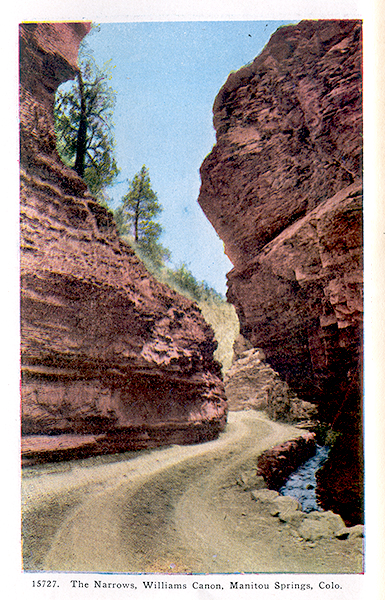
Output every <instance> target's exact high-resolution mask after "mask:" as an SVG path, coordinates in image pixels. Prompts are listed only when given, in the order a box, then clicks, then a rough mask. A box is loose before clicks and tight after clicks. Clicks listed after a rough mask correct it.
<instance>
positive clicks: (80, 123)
mask: <svg viewBox="0 0 385 600" xmlns="http://www.w3.org/2000/svg"><path fill="white" fill-rule="evenodd" d="M110 78H111V67H110V65H109V64H108V63H107V64H105V65H103V67H102V68H101V69H100V68H99V67H98V66H97V64H96V62H95V60H94V59H93V57H92V56H91V55H90V54H89V53H88V51H87V46H86V45H85V44H82V46H81V48H80V52H79V71H78V73H77V77H76V79H75V80H73V82H71V84H70V85H68V84H66V85H65V87H64V88H61V89H60V88H59V90H58V91H57V93H56V97H55V105H54V119H55V133H56V140H57V141H56V147H57V151H58V153H59V156H60V158H61V159H62V161H63V162H64V163H65V164H66V165H67V166H69V167H72V168H74V169H75V171H76V172H77V173H78V175H80V177H83V178H84V180H85V181H86V183H87V185H88V187H89V190H90V192H91V193H92V194H94V195H95V196H96V197H97V199H98V200H99V201H101V202H102V203H105V202H106V197H105V194H104V188H106V187H107V186H108V185H111V183H112V182H113V181H114V179H115V178H116V176H117V174H118V172H119V170H118V168H117V164H116V160H115V157H114V147H115V141H114V136H113V131H112V116H113V109H114V106H115V100H116V98H115V93H114V91H113V89H112V88H111V87H110V86H109V85H108V80H109V79H110Z"/></svg>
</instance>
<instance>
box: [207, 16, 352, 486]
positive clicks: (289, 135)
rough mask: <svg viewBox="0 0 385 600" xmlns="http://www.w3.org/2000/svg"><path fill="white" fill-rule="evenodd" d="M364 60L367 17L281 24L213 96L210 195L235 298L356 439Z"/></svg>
mask: <svg viewBox="0 0 385 600" xmlns="http://www.w3.org/2000/svg"><path fill="white" fill-rule="evenodd" d="M361 59H362V52H361V24H360V22H358V21H353V20H346V21H337V20H335V21H334V20H333V21H303V22H301V23H300V24H299V25H295V26H290V27H285V28H281V29H279V30H278V31H277V32H276V33H275V34H274V35H273V36H272V37H271V39H270V41H269V43H268V44H267V46H266V47H265V48H264V50H263V51H262V53H261V54H260V55H259V56H258V57H257V58H256V59H255V60H254V61H253V62H252V63H251V64H250V65H248V66H246V67H244V68H242V69H241V70H240V71H238V72H236V73H232V74H231V75H230V76H229V77H228V79H227V81H226V83H225V84H224V86H223V88H222V89H221V90H220V92H219V94H218V96H217V98H216V100H215V103H214V109H213V110H214V126H215V128H216V133H217V143H216V145H215V146H214V148H213V151H212V152H211V154H209V156H208V157H207V158H206V159H205V161H204V162H203V165H202V167H201V177H202V186H201V191H200V196H199V203H200V205H201V207H202V208H203V210H204V212H205V213H206V215H207V217H208V218H209V219H210V221H211V222H212V224H213V225H214V227H215V228H216V230H217V232H218V234H219V235H220V236H221V238H222V239H223V241H224V243H225V248H226V253H227V254H228V256H229V258H230V259H231V261H232V262H233V265H234V269H233V270H232V271H231V272H230V273H229V274H228V299H229V300H230V302H232V303H233V304H234V306H235V307H236V309H237V313H238V317H239V320H240V329H241V334H243V336H244V337H246V338H247V339H248V340H249V341H250V342H251V344H252V345H253V346H254V347H258V348H262V349H263V350H264V352H265V354H266V359H267V361H268V362H269V364H271V365H272V367H273V368H274V369H275V370H276V371H278V373H279V374H280V375H281V377H283V378H284V379H285V380H286V382H287V383H288V384H289V385H290V387H291V388H293V389H294V390H295V391H296V393H297V394H298V395H299V397H301V398H303V399H304V400H307V401H310V402H315V403H317V404H318V407H319V416H320V418H321V420H324V421H327V422H329V423H331V424H332V425H333V427H335V428H336V429H338V428H339V429H344V428H349V431H352V429H353V430H354V432H355V433H354V436H353V439H354V440H358V439H359V435H360V421H361V419H360V416H361V414H360V412H361V411H360V400H359V398H360V395H361V394H360V387H361V384H360V374H361V369H360V367H359V364H360V357H361V339H362V313H363V309H362V281H363V273H362V181H361V177H362V171H361V169H362V167H361V156H362V102H361V91H362V90H361V87H362V74H361ZM357 386H358V387H357ZM353 389H354V390H356V391H355V392H353V391H352V390H353ZM350 443H351V444H352V445H353V446H354V448H353V447H352V453H351V456H352V457H354V459H353V458H352V460H354V461H355V462H356V463H357V464H359V462H360V450H359V448H358V446H357V444H356V443H355V442H354V443H353V442H350ZM330 473H331V471H330ZM333 473H334V471H333ZM330 477H331V475H330ZM333 477H334V475H333ZM330 480H331V479H330ZM320 485H321V482H320ZM331 485H332V484H331Z"/></svg>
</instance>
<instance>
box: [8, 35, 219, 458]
mask: <svg viewBox="0 0 385 600" xmlns="http://www.w3.org/2000/svg"><path fill="white" fill-rule="evenodd" d="M88 30H89V26H88V25H87V24H84V23H66V24H60V23H56V24H52V23H45V24H26V25H22V26H21V27H20V65H21V68H20V84H21V92H20V130H21V139H20V141H21V351H22V374H23V378H22V429H23V434H24V437H23V449H24V452H25V456H28V458H29V460H47V459H50V458H61V457H68V456H75V455H81V456H83V455H85V454H90V453H93V454H95V453H98V452H112V451H119V450H125V449H132V448H137V447H147V446H154V445H159V444H167V443H175V442H177V443H185V442H193V441H200V440H205V439H212V438H213V437H215V436H216V435H217V434H218V432H219V431H220V430H222V429H223V427H224V424H225V420H226V402H225V396H224V390H223V384H222V381H221V375H220V366H219V365H218V363H216V361H215V360H214V359H213V352H214V350H215V347H216V342H215V340H214V337H213V332H212V330H211V328H210V327H209V326H208V325H207V324H206V323H205V321H204V320H203V318H202V315H201V313H200V311H199V309H198V307H197V306H196V304H194V303H192V302H190V301H189V300H187V299H185V298H183V297H182V296H180V295H179V294H177V293H175V292H173V291H172V290H170V289H169V288H168V287H167V286H164V285H162V284H160V283H159V282H158V281H156V280H155V279H154V278H153V277H152V276H151V275H150V274H149V273H148V272H147V270H146V269H145V268H144V266H143V264H142V263H141V262H140V261H139V260H138V259H137V258H136V256H135V255H134V253H133V251H132V250H131V248H130V247H129V246H128V245H126V244H125V243H123V242H122V241H121V240H120V238H119V237H118V235H117V232H116V229H115V225H114V223H113V220H112V217H111V214H110V213H109V212H108V211H106V210H105V209H104V208H103V207H102V206H100V205H99V204H98V203H97V202H96V201H95V200H94V199H93V198H92V197H91V196H90V194H89V193H88V191H87V188H86V185H85V183H84V182H83V181H82V180H81V179H80V178H79V177H78V176H77V174H76V173H75V172H74V171H73V170H71V169H69V168H67V167H65V166H64V165H63V164H62V163H61V161H60V159H59V157H58V155H57V153H56V149H55V136H54V127H53V103H54V93H55V90H56V88H57V86H58V85H59V84H60V83H62V82H63V81H65V80H67V79H70V78H74V77H75V75H76V69H77V66H76V61H77V52H78V46H79V43H80V41H81V39H82V37H83V36H84V35H85V34H86V33H87V31H88ZM47 436H49V437H47Z"/></svg>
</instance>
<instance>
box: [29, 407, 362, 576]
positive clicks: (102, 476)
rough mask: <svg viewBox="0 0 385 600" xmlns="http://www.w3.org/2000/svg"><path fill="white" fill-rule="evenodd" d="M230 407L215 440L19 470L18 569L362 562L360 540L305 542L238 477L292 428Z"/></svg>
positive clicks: (323, 567) (264, 567) (216, 569)
mask: <svg viewBox="0 0 385 600" xmlns="http://www.w3.org/2000/svg"><path fill="white" fill-rule="evenodd" d="M298 435H299V431H298V430H296V429H295V428H294V427H293V426H289V425H282V424H278V423H276V422H272V421H269V420H268V419H267V418H266V417H265V416H264V415H263V414H261V413H256V412H254V411H251V412H236V413H235V412H234V413H230V414H229V422H228V425H227V428H226V431H225V432H224V433H223V434H221V436H220V437H219V439H218V440H215V441H213V442H208V443H206V444H199V445H194V446H171V447H167V448H164V449H159V450H152V451H148V452H147V451H144V452H140V453H128V454H123V455H117V456H115V457H99V458H96V459H95V458H93V459H87V460H83V461H73V462H71V463H60V464H57V465H46V466H40V467H32V468H28V469H25V472H24V477H23V515H24V518H23V522H24V533H23V537H24V568H25V569H26V570H45V571H91V572H95V571H96V572H147V573H151V572H175V573H177V572H179V573H180V572H195V573H202V572H204V573H232V572H239V571H243V572H259V573H260V572H297V573H300V572H308V573H333V572H334V573H354V572H360V571H361V570H362V566H361V563H362V554H361V552H360V546H359V543H358V544H357V541H354V542H350V541H349V540H346V541H341V540H337V539H331V540H320V541H319V542H317V543H316V544H309V543H308V542H305V541H304V540H302V539H301V538H299V537H298V536H296V535H294V533H293V530H292V529H291V528H290V527H289V526H288V525H285V524H282V523H280V522H279V520H278V519H276V518H274V517H270V515H261V514H259V513H258V512H257V511H256V508H255V503H254V502H253V500H252V499H251V495H250V493H249V492H243V491H242V490H241V488H240V487H239V486H237V485H236V477H237V475H238V473H239V471H240V469H244V468H245V469H247V468H248V467H250V466H252V465H253V464H255V458H256V456H257V455H258V454H260V453H261V452H262V451H263V450H265V449H267V448H269V447H271V446H272V445H275V444H279V443H281V442H283V441H284V440H287V439H290V438H293V437H296V436H298Z"/></svg>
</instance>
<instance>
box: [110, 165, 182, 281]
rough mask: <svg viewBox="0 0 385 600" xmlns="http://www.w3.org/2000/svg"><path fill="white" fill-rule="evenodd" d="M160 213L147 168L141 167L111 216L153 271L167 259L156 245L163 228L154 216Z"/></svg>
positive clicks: (161, 247)
mask: <svg viewBox="0 0 385 600" xmlns="http://www.w3.org/2000/svg"><path fill="white" fill-rule="evenodd" d="M162 211H163V207H162V205H161V204H160V203H159V201H158V196H157V194H156V193H155V192H154V190H153V189H152V187H151V180H150V175H149V172H148V169H147V168H146V166H145V165H143V167H142V168H141V170H140V171H139V173H137V174H136V175H135V176H134V178H133V179H132V180H131V181H130V182H129V186H128V192H127V194H126V195H125V196H123V198H122V200H121V203H120V205H119V206H118V208H117V209H116V211H115V212H114V215H115V222H116V224H117V227H118V231H119V233H120V235H125V236H130V237H131V238H132V240H133V242H134V244H135V249H136V250H137V253H138V254H139V255H140V257H141V259H142V260H144V261H145V262H150V263H151V265H152V268H153V269H154V268H155V270H156V269H162V268H163V266H164V262H165V261H167V260H170V258H171V254H170V251H169V250H168V249H167V248H165V247H164V246H162V244H160V243H159V237H160V236H161V234H162V232H163V228H162V226H161V225H160V223H158V222H157V221H156V217H158V215H160V213H161V212H162Z"/></svg>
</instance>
